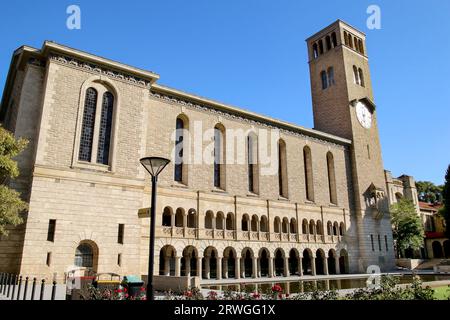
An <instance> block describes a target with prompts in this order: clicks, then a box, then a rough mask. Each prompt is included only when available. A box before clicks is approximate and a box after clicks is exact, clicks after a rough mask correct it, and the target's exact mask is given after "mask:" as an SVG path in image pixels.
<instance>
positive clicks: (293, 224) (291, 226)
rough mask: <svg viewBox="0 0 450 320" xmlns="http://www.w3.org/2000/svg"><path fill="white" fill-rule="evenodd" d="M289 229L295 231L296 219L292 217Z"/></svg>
mask: <svg viewBox="0 0 450 320" xmlns="http://www.w3.org/2000/svg"><path fill="white" fill-rule="evenodd" d="M289 230H290V232H291V233H297V220H295V219H294V218H291V223H290V225H289Z"/></svg>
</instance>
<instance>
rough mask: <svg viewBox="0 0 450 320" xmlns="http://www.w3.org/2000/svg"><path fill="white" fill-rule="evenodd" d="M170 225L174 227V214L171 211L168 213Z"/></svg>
mask: <svg viewBox="0 0 450 320" xmlns="http://www.w3.org/2000/svg"><path fill="white" fill-rule="evenodd" d="M170 225H171V226H172V227H175V214H173V213H172V214H171V215H170Z"/></svg>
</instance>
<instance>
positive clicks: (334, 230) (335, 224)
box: [333, 222, 339, 236]
mask: <svg viewBox="0 0 450 320" xmlns="http://www.w3.org/2000/svg"><path fill="white" fill-rule="evenodd" d="M338 234H339V225H338V223H337V222H335V223H333V235H334V236H337V235H338Z"/></svg>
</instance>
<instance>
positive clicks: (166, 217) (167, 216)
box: [162, 207, 172, 227]
mask: <svg viewBox="0 0 450 320" xmlns="http://www.w3.org/2000/svg"><path fill="white" fill-rule="evenodd" d="M162 225H163V227H170V226H171V225H172V210H171V209H170V208H169V207H166V208H164V211H163V214H162Z"/></svg>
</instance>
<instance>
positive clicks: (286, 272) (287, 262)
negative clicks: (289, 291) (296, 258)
mask: <svg viewBox="0 0 450 320" xmlns="http://www.w3.org/2000/svg"><path fill="white" fill-rule="evenodd" d="M284 276H285V277H289V276H290V272H289V258H286V257H285V258H284Z"/></svg>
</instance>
